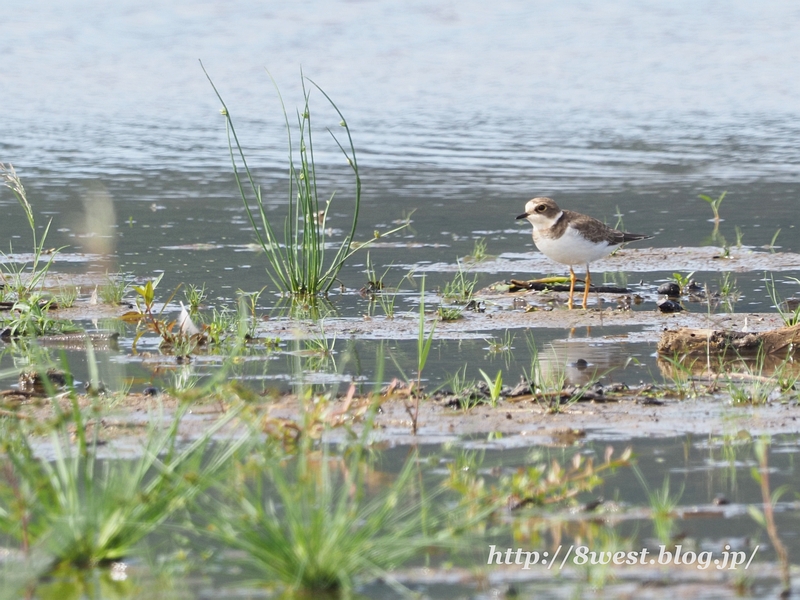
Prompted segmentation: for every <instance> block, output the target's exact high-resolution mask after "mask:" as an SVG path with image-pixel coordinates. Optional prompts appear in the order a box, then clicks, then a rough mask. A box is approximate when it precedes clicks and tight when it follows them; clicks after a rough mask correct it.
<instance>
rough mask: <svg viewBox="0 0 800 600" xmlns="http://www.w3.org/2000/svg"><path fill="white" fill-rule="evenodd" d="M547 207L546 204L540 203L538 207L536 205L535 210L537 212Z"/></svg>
mask: <svg viewBox="0 0 800 600" xmlns="http://www.w3.org/2000/svg"><path fill="white" fill-rule="evenodd" d="M546 209H547V207H546V206H545V205H544V204H540V205H539V206H537V207H536V208H535V209H534V210H535V211H536V212H544V211H545V210H546Z"/></svg>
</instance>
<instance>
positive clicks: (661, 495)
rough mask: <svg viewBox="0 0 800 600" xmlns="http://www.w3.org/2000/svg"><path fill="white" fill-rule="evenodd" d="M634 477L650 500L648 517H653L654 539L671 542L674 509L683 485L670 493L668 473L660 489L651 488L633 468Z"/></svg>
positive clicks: (664, 542)
mask: <svg viewBox="0 0 800 600" xmlns="http://www.w3.org/2000/svg"><path fill="white" fill-rule="evenodd" d="M634 472H635V473H636V477H637V478H638V479H639V481H640V482H641V484H642V487H644V490H645V492H646V493H647V497H648V499H649V501H650V517H651V518H652V519H653V529H654V530H655V535H656V539H658V540H659V541H660V542H661V543H662V544H664V545H670V544H671V543H672V531H673V527H674V523H675V518H676V514H675V509H676V508H677V506H678V503H679V502H680V499H681V496H683V490H684V488H683V486H681V489H680V491H679V492H678V493H677V494H675V495H671V494H670V489H669V483H670V482H669V475H667V476H666V477H664V481H663V483H662V484H661V489H660V490H655V491H653V490H651V489H650V486H649V485H648V484H647V480H645V478H644V475H642V473H641V471H639V469H636V468H635V469H634Z"/></svg>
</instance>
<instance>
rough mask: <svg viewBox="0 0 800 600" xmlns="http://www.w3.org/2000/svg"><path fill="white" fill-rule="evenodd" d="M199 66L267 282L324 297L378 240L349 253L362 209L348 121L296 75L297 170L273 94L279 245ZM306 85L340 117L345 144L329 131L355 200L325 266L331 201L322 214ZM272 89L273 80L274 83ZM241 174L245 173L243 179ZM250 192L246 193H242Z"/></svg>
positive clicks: (227, 115) (230, 126)
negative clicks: (282, 183)
mask: <svg viewBox="0 0 800 600" xmlns="http://www.w3.org/2000/svg"><path fill="white" fill-rule="evenodd" d="M200 66H201V67H202V68H203V72H204V73H205V75H206V77H207V78H208V81H209V83H211V87H212V88H213V89H214V93H215V94H216V95H217V98H219V101H220V102H221V103H222V114H223V116H224V117H225V126H226V131H227V135H228V150H229V152H230V157H231V163H232V165H233V173H234V176H235V178H236V185H237V186H238V188H239V193H240V195H241V197H242V201H243V203H244V207H245V210H246V212H247V217H248V219H249V220H250V224H251V225H252V227H253V231H254V232H255V234H256V237H257V239H258V243H259V245H260V246H261V247H262V249H263V250H264V252H265V254H266V255H267V259H268V261H269V264H270V266H271V269H268V270H267V273H268V274H269V277H270V279H271V280H272V282H273V283H274V284H275V285H276V286H277V287H279V288H281V289H282V290H284V291H287V292H289V293H290V294H296V295H301V296H316V295H319V294H326V293H327V292H328V291H329V290H330V288H331V286H332V285H333V284H334V282H335V281H336V280H337V276H338V274H339V271H340V270H341V268H342V266H344V263H345V261H346V260H347V259H348V258H350V256H352V255H353V254H354V253H355V252H356V251H357V250H359V249H361V248H363V247H365V246H367V245H369V244H370V243H371V242H372V241H374V240H375V239H377V237H378V236H377V235H376V237H375V238H373V239H372V240H369V241H367V242H365V243H363V244H359V245H358V247H357V248H353V247H352V244H353V238H354V236H355V232H356V226H357V225H358V214H359V210H360V207H361V177H360V176H359V172H358V161H357V159H356V149H355V146H354V144H353V138H352V135H351V133H350V128H349V127H348V125H347V121H346V120H345V118H344V115H342V113H341V111H340V110H339V108H338V107H337V106H336V104H334V102H333V100H331V98H330V96H328V95H327V94H326V93H325V92H324V91H323V90H322V88H320V87H319V86H318V85H317V84H316V83H314V82H313V81H311V80H310V79H308V78H306V77H303V75H302V72H301V75H300V76H301V83H302V89H303V98H304V106H303V109H302V110H300V111H298V112H297V125H298V128H299V132H298V135H299V139H298V141H299V158H300V163H299V165H297V164H295V147H294V144H293V141H292V131H291V125H290V123H289V116H288V113H287V112H286V106H285V105H284V103H283V97H282V96H281V94H280V91H279V90H277V85H276V86H275V87H276V91H277V93H278V98H279V100H280V103H281V108H282V110H283V116H284V120H285V122H286V130H287V136H288V139H289V214H288V216H287V217H286V219H285V220H284V226H283V240H282V241H279V240H278V237H277V235H276V234H275V230H274V229H273V227H272V225H271V224H270V222H269V219H268V218H267V214H266V209H265V206H264V200H263V197H262V195H261V186H259V185H258V184H257V183H256V182H255V180H254V178H253V174H252V172H251V171H250V168H249V166H248V165H247V160H246V158H245V154H244V150H243V149H242V146H241V144H240V143H239V138H238V136H237V135H236V129H235V128H234V126H233V120H232V119H231V115H230V111H229V110H228V107H227V105H226V104H225V102H224V100H223V99H222V96H221V95H220V93H219V91H218V90H217V88H216V86H215V85H214V82H213V81H211V77H210V76H209V75H208V72H207V71H206V70H205V67H203V64H202V62H201V63H200ZM306 80H307V81H309V82H310V83H311V84H312V85H313V86H314V87H315V88H316V89H317V90H319V92H320V93H321V94H322V95H323V96H325V99H326V100H327V101H328V103H329V104H330V105H331V107H332V108H333V109H334V110H335V111H336V114H337V115H338V116H339V119H340V123H339V124H340V125H341V126H342V127H343V128H344V130H345V133H346V135H347V144H346V145H342V143H341V142H340V141H339V140H338V138H337V137H336V136H335V135H334V134H333V132H332V131H330V130H328V133H330V134H331V137H332V138H333V140H334V142H336V145H337V146H338V147H339V150H341V152H342V154H343V155H344V157H345V159H346V160H347V164H348V166H349V167H350V169H351V170H352V172H353V175H354V177H355V196H354V204H353V216H352V223H351V225H350V231H349V232H348V233H347V235H346V236H345V238H344V240H342V242H341V243H340V244H339V247H338V249H337V250H336V253H335V255H334V257H333V259H332V260H331V261H330V262H329V263H328V264H327V266H326V262H325V230H326V223H327V219H328V211H329V209H330V206H331V203H332V201H333V198H334V195H335V194H331V196H330V197H329V198H328V199H327V201H326V202H325V208H324V209H323V210H320V202H319V196H318V191H317V175H316V167H315V163H314V146H313V142H312V135H311V111H310V109H309V98H310V91H309V90H308V89H307V88H306V83H305V82H306ZM273 84H275V80H274V79H273ZM241 169H243V170H244V174H242V172H241ZM248 187H249V189H250V191H249V192H248V191H246V188H248ZM407 225H408V223H407V222H406V223H405V224H403V225H401V226H399V227H397V228H395V229H392V230H391V231H389V232H387V233H386V234H384V235H388V234H391V233H394V232H396V231H398V230H400V229H402V228H403V227H406V226H407Z"/></svg>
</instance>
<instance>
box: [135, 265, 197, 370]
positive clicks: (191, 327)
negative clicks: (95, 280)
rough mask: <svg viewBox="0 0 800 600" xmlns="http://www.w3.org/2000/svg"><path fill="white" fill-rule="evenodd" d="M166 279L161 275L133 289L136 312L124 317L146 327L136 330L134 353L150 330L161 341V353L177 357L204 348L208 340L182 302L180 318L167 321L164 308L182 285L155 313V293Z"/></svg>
mask: <svg viewBox="0 0 800 600" xmlns="http://www.w3.org/2000/svg"><path fill="white" fill-rule="evenodd" d="M163 276H164V274H163V273H162V274H161V275H159V276H158V277H157V278H156V279H148V280H147V283H145V284H144V285H137V286H134V287H133V291H134V292H136V294H137V297H136V299H135V301H136V308H137V312H132V313H127V314H126V315H124V318H126V319H129V320H135V321H136V323H137V325H143V327H137V332H136V336H135V337H134V338H133V350H134V351H136V344H137V342H138V341H139V339H140V338H141V337H142V335H144V334H145V333H146V332H147V331H150V332H152V333H155V334H156V335H158V336H159V337H160V338H161V346H160V348H161V350H162V351H169V352H171V353H172V354H175V355H176V356H188V355H190V354H192V353H193V352H195V351H196V350H197V349H198V348H199V347H200V346H203V345H205V344H206V342H207V341H208V338H207V336H206V334H205V333H204V332H203V331H201V330H200V328H199V327H197V326H196V325H195V324H194V323H193V322H192V319H191V317H190V316H189V313H188V311H187V310H186V308H185V307H184V306H183V304H182V303H181V312H180V315H179V317H178V318H177V319H176V320H173V321H169V320H167V319H165V318H164V316H163V315H164V309H165V308H166V307H167V305H168V304H169V303H170V302H172V299H173V298H174V297H175V294H177V293H178V289H180V286H178V288H176V289H175V291H173V292H172V294H171V295H170V297H169V298H168V299H167V301H166V302H164V304H163V305H162V306H161V310H159V311H158V313H156V312H155V291H156V288H157V287H158V284H159V283H160V282H161V278H162V277H163Z"/></svg>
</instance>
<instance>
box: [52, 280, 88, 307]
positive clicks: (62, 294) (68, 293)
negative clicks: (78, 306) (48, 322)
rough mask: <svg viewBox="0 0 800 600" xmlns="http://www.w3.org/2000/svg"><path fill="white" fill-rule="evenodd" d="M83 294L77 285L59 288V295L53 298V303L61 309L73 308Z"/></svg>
mask: <svg viewBox="0 0 800 600" xmlns="http://www.w3.org/2000/svg"><path fill="white" fill-rule="evenodd" d="M80 293H81V288H79V287H78V286H77V285H62V286H59V288H58V294H56V295H55V296H53V301H54V302H55V303H56V304H57V305H58V307H59V308H72V307H73V306H75V301H76V300H77V299H78V295H79V294H80Z"/></svg>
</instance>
